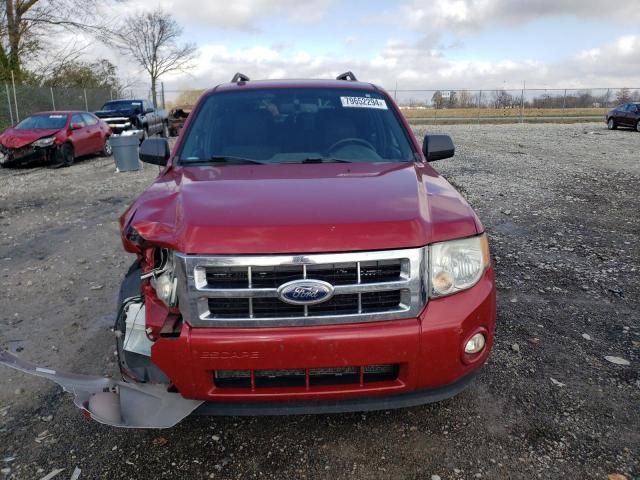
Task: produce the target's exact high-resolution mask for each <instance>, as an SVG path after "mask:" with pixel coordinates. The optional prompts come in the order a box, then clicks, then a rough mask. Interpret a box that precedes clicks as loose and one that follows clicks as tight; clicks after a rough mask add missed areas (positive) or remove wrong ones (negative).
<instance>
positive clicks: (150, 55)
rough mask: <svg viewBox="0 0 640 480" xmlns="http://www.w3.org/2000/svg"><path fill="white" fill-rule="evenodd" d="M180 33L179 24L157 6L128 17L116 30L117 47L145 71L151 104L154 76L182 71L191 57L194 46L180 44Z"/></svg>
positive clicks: (155, 101) (155, 77)
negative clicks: (149, 83) (147, 77)
mask: <svg viewBox="0 0 640 480" xmlns="http://www.w3.org/2000/svg"><path fill="white" fill-rule="evenodd" d="M180 35H182V27H180V25H178V23H177V22H176V21H175V20H174V18H173V16H172V15H171V14H170V13H167V12H165V11H164V10H162V9H161V8H158V9H156V10H154V11H153V12H143V13H138V14H135V15H132V16H130V17H129V18H127V19H126V20H125V22H124V25H123V26H122V28H121V29H120V30H119V31H118V34H117V37H116V38H117V40H116V42H117V43H116V45H117V46H118V48H119V49H120V50H121V51H122V52H123V53H125V54H127V55H129V56H131V57H132V58H133V59H134V60H135V61H136V62H137V63H138V64H139V65H140V66H141V67H142V68H143V69H144V70H145V71H146V72H147V73H148V74H149V78H150V79H151V94H152V96H153V103H154V105H157V84H158V79H159V78H160V77H161V76H163V75H165V74H167V73H170V72H176V71H184V70H186V69H187V68H189V67H190V66H191V65H192V63H193V61H194V59H195V56H196V52H197V48H196V46H195V45H194V44H193V43H184V44H180V43H179V39H180Z"/></svg>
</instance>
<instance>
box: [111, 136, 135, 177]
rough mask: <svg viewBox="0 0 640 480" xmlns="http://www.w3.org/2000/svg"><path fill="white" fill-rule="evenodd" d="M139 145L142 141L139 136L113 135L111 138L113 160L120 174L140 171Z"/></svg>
mask: <svg viewBox="0 0 640 480" xmlns="http://www.w3.org/2000/svg"><path fill="white" fill-rule="evenodd" d="M139 144H140V140H139V139H138V136H137V135H131V134H129V135H113V136H112V137H111V148H112V149H113V159H114V161H115V162H116V168H117V169H118V171H119V172H131V171H135V170H140V168H141V164H140V158H139V155H138V146H139Z"/></svg>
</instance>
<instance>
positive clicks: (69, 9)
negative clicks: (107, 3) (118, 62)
mask: <svg viewBox="0 0 640 480" xmlns="http://www.w3.org/2000/svg"><path fill="white" fill-rule="evenodd" d="M98 11H99V3H98V1H97V0H0V79H1V80H7V79H9V78H11V72H13V74H14V75H15V78H16V80H17V81H20V80H22V78H23V77H24V75H25V69H24V65H25V63H26V62H27V61H29V60H33V59H34V58H37V56H38V55H40V54H42V52H43V50H45V47H48V48H46V50H55V47H56V46H55V45H53V44H50V42H49V41H48V39H49V38H54V37H56V34H57V33H59V32H61V31H65V30H66V31H70V32H76V33H77V32H79V31H85V32H93V33H96V32H98V31H99V30H100V27H102V26H104V25H102V23H103V22H102V21H100V20H98V18H99V14H98ZM48 53H49V52H48Z"/></svg>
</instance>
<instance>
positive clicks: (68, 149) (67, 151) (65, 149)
mask: <svg viewBox="0 0 640 480" xmlns="http://www.w3.org/2000/svg"><path fill="white" fill-rule="evenodd" d="M58 155H59V156H58V160H59V162H60V163H61V164H62V166H63V167H70V166H71V165H73V161H74V160H75V158H76V156H75V153H74V152H73V145H71V144H70V143H65V144H64V145H62V146H61V147H60V150H59V151H58Z"/></svg>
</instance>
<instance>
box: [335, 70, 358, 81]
mask: <svg viewBox="0 0 640 480" xmlns="http://www.w3.org/2000/svg"><path fill="white" fill-rule="evenodd" d="M336 80H346V81H348V82H357V81H358V79H357V78H356V76H355V75H354V74H353V72H351V71H349V72H344V73H341V74H340V75H338V76H337V77H336Z"/></svg>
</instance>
